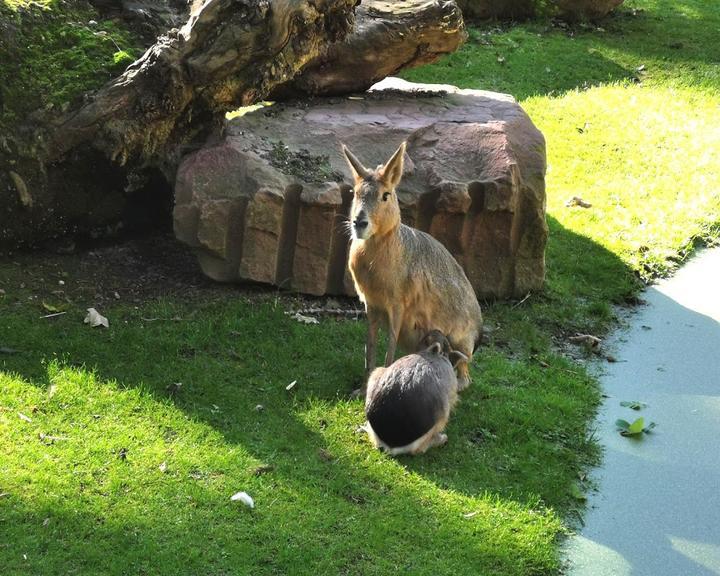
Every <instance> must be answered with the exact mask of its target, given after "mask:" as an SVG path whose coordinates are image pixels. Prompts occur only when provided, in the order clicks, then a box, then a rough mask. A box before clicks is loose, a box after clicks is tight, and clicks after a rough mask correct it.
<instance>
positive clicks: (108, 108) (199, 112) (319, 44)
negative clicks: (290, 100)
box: [41, 0, 357, 165]
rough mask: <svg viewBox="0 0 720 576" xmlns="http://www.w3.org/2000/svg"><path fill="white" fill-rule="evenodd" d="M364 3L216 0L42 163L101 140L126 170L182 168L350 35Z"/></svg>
mask: <svg viewBox="0 0 720 576" xmlns="http://www.w3.org/2000/svg"><path fill="white" fill-rule="evenodd" d="M356 3H357V0H301V1H293V0H274V1H273V2H270V1H269V0H255V1H253V0H242V1H241V0H208V1H207V2H205V3H204V4H203V5H202V6H201V7H200V8H199V9H198V10H197V11H196V12H195V13H193V14H191V16H190V19H189V20H188V22H187V23H186V24H185V26H183V27H182V28H181V29H180V30H172V31H170V33H168V34H167V35H165V36H162V37H161V38H159V39H158V41H157V43H156V44H155V45H153V46H152V47H151V48H150V49H149V50H147V52H145V54H144V55H143V56H142V57H141V58H140V59H139V60H138V61H137V62H135V63H134V64H132V65H131V66H130V67H129V68H128V69H127V71H126V72H125V73H124V74H123V75H122V76H120V77H119V78H117V79H116V80H114V81H112V82H110V83H109V84H108V85H106V86H105V87H104V88H102V89H101V90H100V91H98V92H97V94H95V95H94V96H93V97H92V100H91V101H90V102H88V103H87V104H85V105H84V106H83V107H81V108H80V109H79V110H77V111H76V112H74V113H71V114H69V115H68V116H66V117H64V118H63V119H61V121H60V122H57V123H53V125H52V126H51V130H50V131H49V133H48V135H47V139H46V140H45V142H46V144H45V146H44V149H43V150H41V156H42V157H44V159H45V160H46V161H51V162H52V161H55V160H58V159H60V158H63V157H64V156H65V155H67V153H68V152H69V151H70V150H72V149H74V148H77V147H78V146H79V145H81V144H82V143H85V142H92V145H93V147H96V148H98V149H100V150H101V151H102V152H104V153H105V154H106V155H107V156H108V157H109V158H111V160H113V161H117V162H118V163H119V164H120V165H124V164H125V163H127V162H128V161H129V160H132V161H134V162H138V163H142V164H148V163H149V164H165V163H167V162H169V163H170V164H174V163H175V160H176V159H177V153H178V150H179V148H180V147H181V146H182V145H183V144H185V143H187V142H189V141H192V140H193V139H194V138H195V137H196V136H197V134H198V133H200V132H205V131H207V127H208V125H209V124H210V125H217V122H218V121H220V120H222V118H223V115H224V113H225V112H227V111H229V110H231V109H232V108H234V107H237V106H242V105H246V104H250V103H252V102H255V101H257V100H259V99H262V98H263V97H265V96H266V95H267V94H268V93H269V92H270V90H271V89H272V88H273V87H274V86H275V85H276V84H279V83H281V82H284V81H286V80H287V79H288V78H291V77H292V76H294V75H295V73H296V72H297V71H298V70H300V69H301V68H302V67H303V66H304V65H305V64H306V63H307V62H308V61H309V60H310V59H312V58H313V57H315V56H317V54H318V53H319V52H320V51H321V50H322V49H323V47H324V46H325V45H326V44H327V43H328V42H335V41H338V40H340V39H342V38H344V37H345V35H346V34H347V33H348V32H350V30H352V27H353V23H354V16H353V8H354V7H355V4H356Z"/></svg>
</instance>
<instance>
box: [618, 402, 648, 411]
mask: <svg viewBox="0 0 720 576" xmlns="http://www.w3.org/2000/svg"><path fill="white" fill-rule="evenodd" d="M620 406H624V407H625V408H631V409H632V410H642V409H643V408H647V404H645V402H638V401H637V400H625V401H624V402H620Z"/></svg>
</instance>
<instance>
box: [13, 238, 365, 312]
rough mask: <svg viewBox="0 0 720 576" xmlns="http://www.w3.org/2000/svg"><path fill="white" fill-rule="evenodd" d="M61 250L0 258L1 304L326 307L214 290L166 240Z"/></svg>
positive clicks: (251, 287)
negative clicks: (241, 302)
mask: <svg viewBox="0 0 720 576" xmlns="http://www.w3.org/2000/svg"><path fill="white" fill-rule="evenodd" d="M60 250H62V251H68V250H72V253H70V254H58V253H56V252H50V251H44V252H27V253H18V254H15V255H13V256H12V257H7V258H0V303H2V302H3V301H4V303H5V304H10V305H15V306H24V305H32V306H36V307H37V308H38V311H39V312H40V313H43V314H49V313H53V312H55V311H62V310H63V309H65V308H68V307H71V306H82V307H86V306H87V307H90V306H95V307H97V308H98V309H101V308H102V307H105V306H107V305H108V304H115V303H130V304H133V305H136V306H140V305H143V304H146V303H148V302H152V301H155V300H157V299H159V298H163V297H175V298H181V299H182V300H183V301H186V302H187V301H193V300H203V301H208V300H222V299H226V298H227V299H230V298H239V297H242V298H253V299H258V300H267V299H270V298H272V299H280V300H282V305H283V307H285V308H287V309H292V310H299V309H304V308H308V307H311V308H323V307H327V306H328V302H330V301H329V300H328V299H327V298H312V297H308V296H304V295H299V294H294V293H291V292H281V291H279V290H278V289H277V288H276V287H272V286H266V285H263V284H254V283H244V284H221V283H219V282H215V281H213V280H211V279H209V278H208V277H206V276H204V275H203V274H202V272H201V270H200V267H199V265H198V263H197V258H196V257H195V255H194V254H193V253H192V252H191V250H190V249H189V248H188V247H186V246H185V245H183V244H181V243H180V242H178V241H177V240H176V239H175V237H174V236H173V235H172V234H171V233H162V234H153V235H149V236H142V237H136V238H132V239H129V240H127V241H125V242H122V243H114V244H109V243H105V244H95V245H92V246H84V247H79V248H74V247H73V246H72V245H65V246H63V247H61V248H60ZM331 305H332V307H335V306H337V307H339V308H343V309H355V308H358V306H359V303H358V301H357V299H356V298H335V299H332V302H331Z"/></svg>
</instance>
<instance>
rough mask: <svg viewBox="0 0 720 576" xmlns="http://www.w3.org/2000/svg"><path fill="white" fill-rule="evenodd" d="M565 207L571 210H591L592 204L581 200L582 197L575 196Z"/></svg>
mask: <svg viewBox="0 0 720 576" xmlns="http://www.w3.org/2000/svg"><path fill="white" fill-rule="evenodd" d="M565 206H567V207H568V208H570V207H571V206H580V208H591V207H592V204H590V202H586V201H585V200H583V199H582V198H580V196H573V197H572V198H570V200H568V201H567V202H565Z"/></svg>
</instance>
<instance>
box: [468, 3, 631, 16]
mask: <svg viewBox="0 0 720 576" xmlns="http://www.w3.org/2000/svg"><path fill="white" fill-rule="evenodd" d="M623 1H624V0H547V2H544V3H541V2H540V1H539V0H457V3H458V6H460V9H461V10H462V13H463V16H464V18H465V19H466V20H468V21H475V20H488V19H491V18H497V19H500V20H524V19H526V18H531V17H533V16H536V15H537V14H538V13H541V14H552V15H556V16H558V17H560V18H563V19H565V20H597V19H598V18H602V17H604V16H607V15H608V14H609V13H610V12H611V11H612V10H614V9H615V8H617V7H618V6H619V5H620V4H622V3H623Z"/></svg>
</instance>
